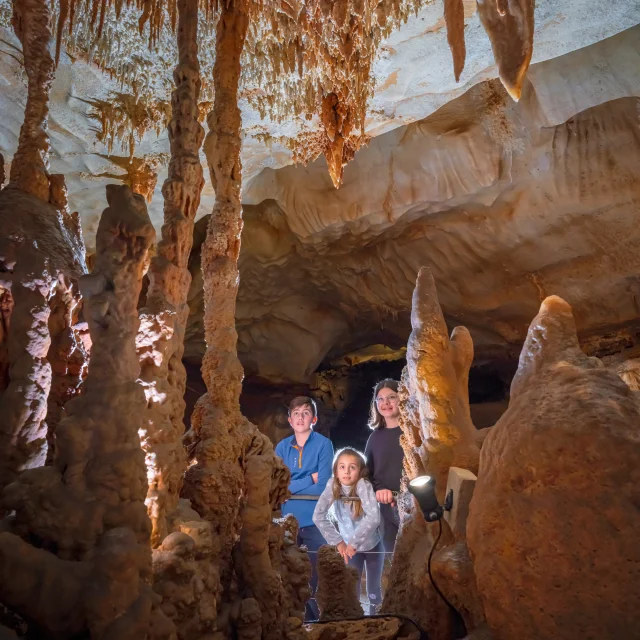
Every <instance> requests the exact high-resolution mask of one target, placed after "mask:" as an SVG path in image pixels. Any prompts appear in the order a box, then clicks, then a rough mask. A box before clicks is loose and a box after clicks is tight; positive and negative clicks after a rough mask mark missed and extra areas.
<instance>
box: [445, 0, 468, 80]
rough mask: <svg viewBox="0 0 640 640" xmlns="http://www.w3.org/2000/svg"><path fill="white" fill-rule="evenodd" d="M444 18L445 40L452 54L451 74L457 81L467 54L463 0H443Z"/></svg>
mask: <svg viewBox="0 0 640 640" xmlns="http://www.w3.org/2000/svg"><path fill="white" fill-rule="evenodd" d="M444 20H445V23H446V25H447V42H448V43H449V48H450V49H451V54H452V56H453V74H454V75H455V77H456V82H459V80H460V74H461V73H462V70H463V69H464V61H465V58H466V55H467V49H466V46H465V43H464V2H463V0H445V2H444Z"/></svg>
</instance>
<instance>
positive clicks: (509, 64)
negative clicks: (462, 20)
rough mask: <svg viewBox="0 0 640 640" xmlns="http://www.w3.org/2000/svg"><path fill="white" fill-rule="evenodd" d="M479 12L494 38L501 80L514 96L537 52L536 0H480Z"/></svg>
mask: <svg viewBox="0 0 640 640" xmlns="http://www.w3.org/2000/svg"><path fill="white" fill-rule="evenodd" d="M477 4H478V15H479V16H480V21H481V22H482V26H483V27H484V30H485V31H486V32H487V35H488V36H489V40H491V47H492V49H493V56H494V58H495V60H496V64H497V65H498V71H499V73H500V80H501V81H502V84H503V85H504V88H505V89H506V90H507V91H508V93H509V95H510V96H511V97H512V98H513V99H514V100H516V101H517V100H519V99H520V94H521V93H522V84H523V82H524V78H525V76H526V73H527V69H528V68H529V63H530V62H531V56H532V55H533V32H534V9H535V2H534V0H478V3H477Z"/></svg>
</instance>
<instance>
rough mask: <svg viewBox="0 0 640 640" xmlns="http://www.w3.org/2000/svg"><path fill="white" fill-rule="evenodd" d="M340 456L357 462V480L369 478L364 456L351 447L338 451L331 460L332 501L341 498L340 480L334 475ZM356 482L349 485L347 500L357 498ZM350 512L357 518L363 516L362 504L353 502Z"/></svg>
mask: <svg viewBox="0 0 640 640" xmlns="http://www.w3.org/2000/svg"><path fill="white" fill-rule="evenodd" d="M342 456H351V457H352V458H355V459H356V460H357V461H358V464H359V465H360V468H359V469H358V480H362V479H365V480H366V479H367V478H368V477H369V469H368V467H367V463H366V461H365V457H364V454H362V453H360V451H357V450H356V449H352V448H351V447H345V448H344V449H340V451H338V453H336V455H335V458H334V459H333V500H334V502H335V501H336V500H339V499H340V498H342V486H341V485H340V480H338V474H337V473H336V472H337V470H338V462H339V461H340V458H342ZM357 484H358V481H357V480H356V482H355V483H354V484H353V485H351V487H350V489H349V496H348V497H349V498H355V497H357V494H356V485H357ZM351 510H352V512H353V515H354V517H356V518H359V517H360V516H362V515H363V514H364V509H363V508H362V502H360V501H359V500H354V501H353V502H352V503H351Z"/></svg>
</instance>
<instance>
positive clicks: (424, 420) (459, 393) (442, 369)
mask: <svg viewBox="0 0 640 640" xmlns="http://www.w3.org/2000/svg"><path fill="white" fill-rule="evenodd" d="M411 326H412V332H411V335H410V337H409V342H408V345H407V366H406V367H405V369H404V371H403V374H402V384H401V387H400V416H401V417H400V427H401V428H402V432H403V435H402V436H401V438H400V443H401V445H402V447H403V449H404V454H405V472H406V474H407V476H408V479H412V478H415V477H416V476H419V475H424V474H427V475H430V476H432V477H433V478H435V480H436V493H437V495H438V498H439V501H440V503H443V502H444V498H445V492H446V485H447V477H448V473H449V468H450V467H451V466H456V467H462V468H464V469H469V470H470V471H472V472H474V473H475V472H477V470H478V461H479V457H480V445H481V442H482V438H483V436H484V433H482V432H478V431H476V429H475V427H474V425H473V423H472V421H471V414H470V410H469V390H468V384H469V368H470V367H471V363H472V361H473V343H472V340H471V336H470V335H469V332H468V331H467V329H465V328H464V327H456V328H455V329H454V330H453V332H452V334H451V339H449V337H448V332H447V325H446V323H445V321H444V317H443V315H442V310H441V309H440V305H439V303H438V297H437V292H436V287H435V283H434V280H433V276H432V275H431V272H430V271H429V269H427V268H426V267H423V268H422V269H420V272H419V274H418V279H417V283H416V288H415V290H414V293H413V304H412V311H411ZM412 502H413V501H410V502H409V505H408V507H404V508H402V509H401V511H403V512H404V515H403V517H404V518H405V521H404V522H403V524H402V528H401V533H400V536H399V538H398V541H397V543H396V549H395V553H394V562H393V565H392V568H391V573H390V576H389V586H388V588H387V591H386V594H385V597H384V601H383V604H382V609H381V610H382V612H388V613H391V612H398V613H406V614H407V615H412V616H415V617H416V618H417V619H418V620H419V621H420V622H421V623H422V624H423V626H424V628H425V629H426V630H427V632H428V633H429V637H431V638H435V639H436V640H446V639H447V638H449V637H450V636H451V633H452V620H451V618H450V612H449V609H448V607H447V606H446V605H445V603H444V602H443V601H442V600H441V599H440V597H439V596H438V595H437V593H436V591H435V589H434V588H433V586H432V585H431V583H430V582H429V577H428V572H427V558H428V556H429V552H430V550H431V547H432V545H433V543H434V540H435V535H436V534H435V530H436V529H435V528H437V527H438V525H436V524H427V523H426V522H425V520H424V518H423V517H422V514H421V513H419V512H418V511H416V508H415V505H414V504H412ZM404 504H405V503H404V502H401V506H403V505H404ZM442 527H443V534H442V539H441V544H440V546H439V547H438V551H437V552H436V556H437V560H436V561H435V562H434V566H433V571H434V576H435V579H436V582H437V581H438V576H439V575H440V576H442V577H443V578H445V580H443V583H444V582H445V581H446V582H447V584H448V583H450V582H453V583H454V585H455V584H456V581H455V580H449V579H447V578H449V576H450V575H452V574H455V575H457V576H459V577H460V576H464V590H463V589H460V593H457V592H455V591H454V592H452V593H451V592H450V593H447V594H445V595H447V596H448V597H449V599H450V600H454V601H456V603H457V604H459V605H461V606H460V609H462V613H463V616H464V618H465V623H466V624H467V627H468V629H469V630H471V629H472V628H474V627H476V626H479V625H480V624H482V623H483V622H484V619H483V617H482V608H481V606H479V605H478V601H477V594H476V593H475V589H474V587H473V580H471V584H470V585H469V586H468V585H467V583H468V582H469V578H468V576H472V575H473V569H472V566H471V562H470V559H469V557H468V553H467V552H466V547H465V542H464V538H460V539H458V540H456V539H455V538H454V535H453V533H452V532H451V529H450V528H449V526H448V524H447V523H446V522H443V523H442ZM456 589H457V586H456ZM461 600H462V601H463V602H460V601H461Z"/></svg>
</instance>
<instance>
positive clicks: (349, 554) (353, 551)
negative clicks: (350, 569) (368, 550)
mask: <svg viewBox="0 0 640 640" xmlns="http://www.w3.org/2000/svg"><path fill="white" fill-rule="evenodd" d="M356 553H357V552H356V549H355V547H352V546H351V545H350V544H348V545H347V548H346V549H345V554H346V556H347V558H349V559H351V558H353V556H355V555H356Z"/></svg>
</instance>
